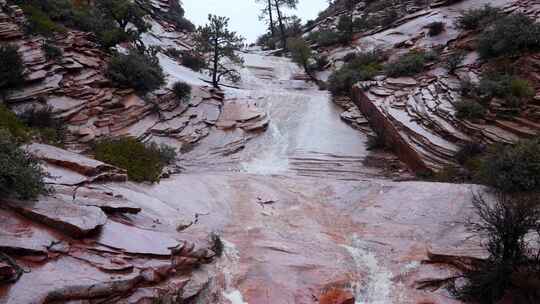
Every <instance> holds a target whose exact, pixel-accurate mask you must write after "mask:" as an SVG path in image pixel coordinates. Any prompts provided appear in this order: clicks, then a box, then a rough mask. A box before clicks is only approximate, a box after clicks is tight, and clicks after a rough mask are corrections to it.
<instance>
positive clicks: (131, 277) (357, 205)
mask: <svg viewBox="0 0 540 304" xmlns="http://www.w3.org/2000/svg"><path fill="white" fill-rule="evenodd" d="M2 4H4V6H2V12H3V15H2V17H1V18H0V20H1V23H0V33H1V35H2V36H0V37H1V40H2V41H3V42H10V43H14V44H19V45H20V46H21V51H22V53H23V55H24V58H25V63H26V67H27V75H28V77H27V79H28V83H27V85H25V86H24V88H23V89H22V90H17V91H14V92H10V94H9V105H10V106H11V107H12V108H14V109H15V110H16V111H20V110H22V109H23V108H24V107H27V106H29V105H32V104H35V103H48V104H50V105H51V106H53V107H54V109H55V112H56V114H57V115H58V116H59V117H62V118H64V119H65V123H66V125H67V126H68V128H69V130H70V134H71V135H70V136H69V137H68V139H69V140H70V142H69V143H68V145H67V146H66V149H61V148H57V147H52V146H48V145H44V144H39V143H34V144H29V145H27V146H25V147H24V148H25V149H26V150H27V151H28V152H29V153H31V154H32V155H34V156H35V157H36V158H38V159H40V160H41V161H42V166H43V167H44V169H45V170H46V171H47V172H48V173H49V174H50V177H49V178H48V179H47V183H48V184H50V185H51V186H52V187H54V189H55V191H54V192H53V193H52V194H51V195H50V196H45V197H40V199H39V200H37V201H33V202H21V201H15V200H7V199H4V198H0V253H5V254H2V255H0V279H2V280H1V281H2V282H7V283H6V284H2V285H0V303H2V304H7V303H9V304H12V303H13V304H19V303H21V304H22V303H138V304H142V303H156V302H157V303H231V304H244V303H251V304H253V303H257V304H259V303H268V304H270V303H272V304H274V303H306V304H308V303H309V304H315V303H320V304H330V303H333V304H336V303H337V304H352V303H458V302H457V301H455V300H454V299H453V298H452V297H451V296H450V294H449V293H448V291H447V290H446V289H444V288H442V287H443V286H444V283H445V282H447V281H448V280H449V279H450V278H452V277H454V276H455V275H456V274H457V273H458V272H459V271H460V270H461V269H463V268H464V267H467V265H468V264H469V263H471V262H473V261H475V260H476V259H481V258H484V256H485V253H484V251H483V250H482V249H481V248H480V247H479V240H477V239H471V238H469V236H470V235H469V234H468V232H467V231H466V229H465V227H464V226H463V225H462V224H460V223H461V221H462V220H463V219H464V218H467V217H469V216H471V213H472V212H471V208H469V207H470V200H471V196H472V193H473V191H474V192H477V191H478V192H481V191H483V189H481V188H479V187H476V186H470V185H451V184H435V183H420V182H404V183H399V182H393V181H389V180H386V179H385V174H384V173H383V172H381V171H380V170H379V169H377V168H374V167H372V166H369V163H370V160H371V159H372V157H373V156H374V154H373V153H371V152H370V151H369V150H368V149H367V141H368V138H367V136H366V135H365V134H364V133H363V132H358V131H357V130H355V129H352V128H350V127H349V126H348V125H346V124H345V123H344V122H342V121H341V120H340V117H339V109H338V108H337V107H336V106H335V105H334V104H332V103H331V102H330V94H329V93H328V92H326V91H320V90H319V89H318V88H316V87H315V86H314V85H312V84H310V83H306V82H305V81H304V80H302V79H305V78H306V77H305V75H302V73H301V72H300V69H299V68H298V67H297V66H295V65H294V64H293V63H291V62H290V61H289V60H288V59H286V58H279V57H274V56H269V55H268V54H265V53H263V52H251V53H245V54H242V56H243V57H244V59H245V61H246V64H245V66H244V68H242V69H241V75H242V81H241V82H240V83H239V84H238V87H236V88H226V89H224V90H223V91H222V92H218V91H215V90H212V89H210V88H208V87H207V86H206V82H205V81H204V80H205V76H204V75H202V74H199V73H195V72H193V71H191V70H188V69H186V68H185V67H182V66H181V65H179V63H178V62H176V61H175V60H174V59H172V58H169V57H168V56H166V55H164V54H163V53H160V54H159V55H158V57H159V59H160V64H161V65H162V67H163V69H164V70H165V72H166V73H167V76H168V85H167V87H170V85H171V84H172V83H173V82H174V81H176V80H183V81H186V82H188V83H190V84H191V85H193V86H194V94H193V95H194V96H193V98H192V100H191V101H190V103H189V104H188V105H184V106H178V107H177V106H173V103H169V101H170V99H169V98H171V96H172V95H171V92H170V90H169V89H168V88H167V87H165V88H163V89H161V90H159V91H156V92H152V94H150V95H149V96H145V97H144V98H143V96H137V95H136V94H135V93H134V92H131V91H127V90H119V89H118V88H115V87H114V86H113V85H112V84H111V83H110V82H109V81H108V80H107V79H106V78H105V77H104V71H103V68H104V65H105V64H104V63H105V62H107V60H108V58H107V55H106V54H104V53H102V52H100V51H98V50H97V49H96V48H95V45H94V44H93V42H92V39H91V38H90V37H89V36H88V35H87V34H85V33H81V32H76V31H68V32H67V33H66V34H65V35H64V36H59V37H57V39H58V41H62V43H61V44H60V45H61V47H62V48H63V50H64V54H65V56H64V58H63V59H62V61H61V62H48V61H47V60H46V59H45V58H44V56H43V54H42V52H41V48H40V45H41V44H42V43H43V39H41V38H28V37H26V36H21V34H20V22H21V19H20V18H22V15H21V14H20V11H19V10H18V9H17V8H16V7H9V8H8V7H6V6H5V3H2ZM152 4H153V7H154V10H155V12H159V11H162V10H166V9H167V7H168V6H167V4H168V1H154V2H152ZM158 15H159V14H158ZM153 16H154V17H152V20H151V22H152V31H150V32H149V33H147V34H145V36H144V37H143V40H144V41H145V43H146V44H148V45H157V46H162V47H175V48H178V49H189V48H190V47H191V46H190V42H189V41H190V39H189V35H187V34H185V33H179V32H176V31H175V30H174V29H173V28H172V27H171V26H170V25H168V24H167V23H166V21H164V20H161V19H160V18H159V16H156V15H153ZM413 19H414V18H413ZM381 33H382V32H381ZM329 51H330V52H333V53H332V54H333V56H335V58H336V59H338V58H340V57H339V56H340V55H338V54H339V53H340V52H341V53H344V52H343V51H344V50H329ZM32 75H34V76H32ZM419 81H421V79H414V80H413V79H394V80H391V79H381V80H380V82H381V86H382V85H383V84H385V85H386V84H388V85H392V86H395V87H397V88H401V89H400V90H403V91H405V90H408V89H413V88H416V89H419V88H423V87H420V86H418V87H417V84H418V83H419ZM377 84H378V83H377ZM395 87H391V88H392V89H395ZM369 88H370V90H372V89H373V90H376V88H375V86H373V85H372V86H370V87H369ZM385 90H390V89H389V88H386V89H385ZM383 91H384V90H383V89H381V90H379V92H383ZM16 96H19V97H18V98H17V97H16ZM377 96H379V95H377ZM387 96H394V92H393V91H392V93H391V94H390V95H387ZM149 98H150V100H156V101H159V105H160V107H161V111H159V112H160V114H158V113H156V112H155V111H153V110H152V109H151V107H150V106H148V104H147V103H146V102H145V100H146V101H148V100H149ZM359 104H360V103H359ZM372 104H375V103H374V102H373V103H372ZM348 106H349V107H350V110H349V114H348V115H344V118H347V119H348V120H354V121H355V123H357V124H358V126H359V127H361V128H363V129H365V132H370V130H369V128H367V126H365V124H364V121H363V120H362V119H361V118H360V117H359V114H358V112H357V111H355V110H354V108H353V107H352V105H351V104H350V103H349V105H348ZM383 120H384V121H386V118H384V117H383ZM261 130H266V132H260V131H261ZM118 135H133V136H136V137H138V138H140V139H141V140H148V141H149V140H153V141H156V142H166V143H168V144H170V145H173V146H175V147H178V148H182V150H183V152H184V153H183V154H182V155H181V159H180V160H179V162H178V166H180V167H182V169H183V170H182V172H181V173H179V172H175V173H174V174H170V175H169V177H168V178H166V179H163V180H162V181H161V182H160V183H158V184H136V183H133V182H130V181H127V177H126V172H125V171H124V170H122V169H119V168H116V167H114V166H111V165H108V164H105V163H102V162H99V161H96V160H94V159H92V158H91V157H89V156H86V155H84V154H81V153H79V152H80V151H81V150H84V149H86V147H87V144H88V142H89V141H91V140H94V139H99V138H101V137H106V136H118ZM216 233H217V234H218V235H219V237H216ZM17 279H18V280H17Z"/></svg>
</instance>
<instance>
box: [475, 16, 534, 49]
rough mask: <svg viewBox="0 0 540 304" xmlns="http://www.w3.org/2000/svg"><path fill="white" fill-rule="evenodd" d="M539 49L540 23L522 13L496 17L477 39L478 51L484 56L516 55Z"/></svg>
mask: <svg viewBox="0 0 540 304" xmlns="http://www.w3.org/2000/svg"><path fill="white" fill-rule="evenodd" d="M539 49H540V24H539V23H537V22H536V21H535V20H534V19H532V18H530V17H528V16H526V15H523V14H512V15H509V16H506V17H503V18H500V19H498V20H497V21H495V22H494V24H493V26H492V27H488V28H487V29H486V30H484V31H483V32H482V34H481V35H480V38H479V41H478V52H479V53H480V55H481V56H482V57H484V58H491V57H498V56H518V55H520V54H521V53H523V52H531V51H535V50H539Z"/></svg>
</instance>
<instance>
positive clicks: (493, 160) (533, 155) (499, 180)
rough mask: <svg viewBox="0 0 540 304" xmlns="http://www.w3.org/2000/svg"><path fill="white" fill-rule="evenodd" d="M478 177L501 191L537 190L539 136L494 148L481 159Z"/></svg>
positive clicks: (539, 170) (539, 161)
mask: <svg viewBox="0 0 540 304" xmlns="http://www.w3.org/2000/svg"><path fill="white" fill-rule="evenodd" d="M478 178H479V180H480V181H481V182H483V183H485V184H486V185H488V186H491V187H493V188H495V189H498V190H501V191H504V192H512V193H513V192H529V191H534V192H540V139H534V140H524V141H521V142H519V143H517V144H516V145H514V146H496V147H494V148H493V149H492V150H491V151H490V152H489V153H488V154H487V155H486V157H484V158H483V159H482V162H481V166H480V170H479V172H478Z"/></svg>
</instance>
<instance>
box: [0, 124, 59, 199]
mask: <svg viewBox="0 0 540 304" xmlns="http://www.w3.org/2000/svg"><path fill="white" fill-rule="evenodd" d="M45 176H46V174H45V172H44V171H43V169H42V168H41V167H40V165H39V163H38V161H37V160H35V159H34V158H33V157H32V156H30V155H29V154H28V153H27V152H25V151H24V150H22V149H21V148H19V146H18V144H17V142H16V139H14V138H13V137H11V135H10V134H9V133H8V132H6V131H5V130H2V129H0V196H1V197H4V198H10V197H12V198H17V199H22V200H28V199H34V198H36V197H37V196H38V195H40V194H46V193H47V192H48V191H47V188H46V186H45V183H44V182H43V179H44V177H45Z"/></svg>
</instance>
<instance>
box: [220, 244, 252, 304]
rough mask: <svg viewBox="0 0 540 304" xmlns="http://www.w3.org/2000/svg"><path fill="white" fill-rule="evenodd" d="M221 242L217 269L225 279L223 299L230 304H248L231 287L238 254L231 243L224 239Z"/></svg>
mask: <svg viewBox="0 0 540 304" xmlns="http://www.w3.org/2000/svg"><path fill="white" fill-rule="evenodd" d="M221 241H222V242H223V256H222V258H221V259H220V260H219V262H218V267H219V268H220V269H221V271H222V272H223V275H224V277H225V290H224V291H223V293H222V294H223V297H225V299H227V300H229V301H230V302H231V304H249V303H248V302H244V298H243V296H242V293H241V292H240V291H239V290H238V289H236V288H234V286H233V279H234V273H235V272H236V268H237V267H238V263H239V261H240V252H239V251H238V248H237V247H236V245H234V244H233V243H231V242H229V241H227V240H225V239H222V240H221Z"/></svg>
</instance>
